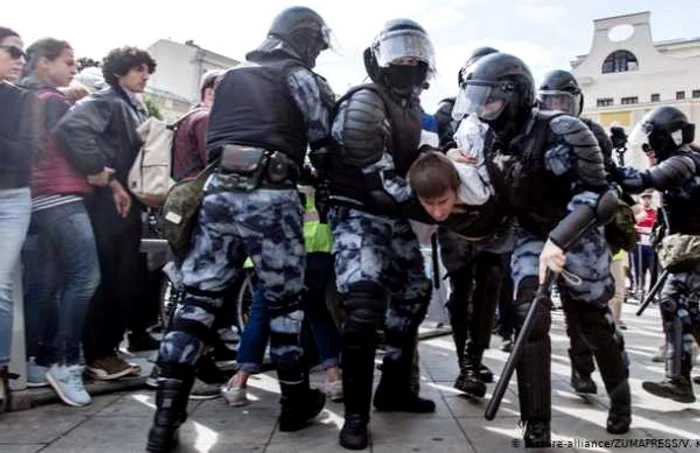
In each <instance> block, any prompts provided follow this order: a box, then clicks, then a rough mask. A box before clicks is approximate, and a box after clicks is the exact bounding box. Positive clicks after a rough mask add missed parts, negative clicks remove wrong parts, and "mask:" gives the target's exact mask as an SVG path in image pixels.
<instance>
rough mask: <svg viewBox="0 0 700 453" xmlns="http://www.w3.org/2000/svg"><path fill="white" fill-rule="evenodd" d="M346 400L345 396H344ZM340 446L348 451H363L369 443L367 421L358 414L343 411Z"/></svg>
mask: <svg viewBox="0 0 700 453" xmlns="http://www.w3.org/2000/svg"><path fill="white" fill-rule="evenodd" d="M345 398H347V395H346V396H345ZM339 439H340V445H341V446H342V447H343V448H347V449H348V450H364V449H365V448H367V444H368V443H369V433H368V432H367V420H366V419H364V418H362V417H361V416H360V415H359V414H355V413H352V412H348V411H347V410H346V411H345V423H343V428H342V429H341V430H340V438H339Z"/></svg>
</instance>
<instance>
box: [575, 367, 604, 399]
mask: <svg viewBox="0 0 700 453" xmlns="http://www.w3.org/2000/svg"><path fill="white" fill-rule="evenodd" d="M571 387H572V388H573V389H574V392H576V393H578V394H579V395H595V394H596V393H598V387H597V386H596V385H595V382H594V381H593V379H592V378H591V375H590V374H588V373H581V372H580V371H578V370H576V369H575V368H573V367H572V368H571Z"/></svg>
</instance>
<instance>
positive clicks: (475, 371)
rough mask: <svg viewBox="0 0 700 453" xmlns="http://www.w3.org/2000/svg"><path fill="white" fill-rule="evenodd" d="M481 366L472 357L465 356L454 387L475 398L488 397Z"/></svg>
mask: <svg viewBox="0 0 700 453" xmlns="http://www.w3.org/2000/svg"><path fill="white" fill-rule="evenodd" d="M479 371H480V370H479V364H478V362H476V361H475V359H474V357H472V356H469V355H467V356H465V358H464V361H463V362H462V366H461V369H460V371H459V376H457V380H456V381H455V385H454V387H455V388H456V389H457V390H459V391H461V392H464V393H466V394H467V395H469V396H473V397H475V398H483V397H484V395H486V384H485V383H484V381H483V379H482V378H481V374H480V373H479Z"/></svg>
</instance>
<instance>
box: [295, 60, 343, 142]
mask: <svg viewBox="0 0 700 453" xmlns="http://www.w3.org/2000/svg"><path fill="white" fill-rule="evenodd" d="M287 86H288V87H289V92H290V93H291V95H292V98H293V99H294V102H295V103H296V105H297V107H299V111H301V114H302V116H303V118H304V124H305V125H306V139H307V140H308V141H309V143H311V144H315V143H318V142H320V141H322V140H324V139H325V138H326V137H328V135H329V134H330V129H331V112H332V111H333V106H334V104H335V95H334V94H333V90H332V89H331V87H330V85H328V82H326V79H324V78H323V77H321V76H320V75H318V74H315V73H314V72H312V71H310V70H308V69H306V68H303V67H298V68H296V69H295V70H294V71H292V72H290V73H289V75H288V76H287Z"/></svg>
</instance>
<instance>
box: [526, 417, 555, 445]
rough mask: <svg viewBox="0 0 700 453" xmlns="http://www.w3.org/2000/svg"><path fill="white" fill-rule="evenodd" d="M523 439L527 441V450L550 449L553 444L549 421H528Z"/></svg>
mask: <svg viewBox="0 0 700 453" xmlns="http://www.w3.org/2000/svg"><path fill="white" fill-rule="evenodd" d="M523 438H524V439H525V448H549V447H550V445H551V442H552V431H551V428H550V426H549V421H539V420H533V421H528V422H527V424H526V426H525V434H524V435H523Z"/></svg>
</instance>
